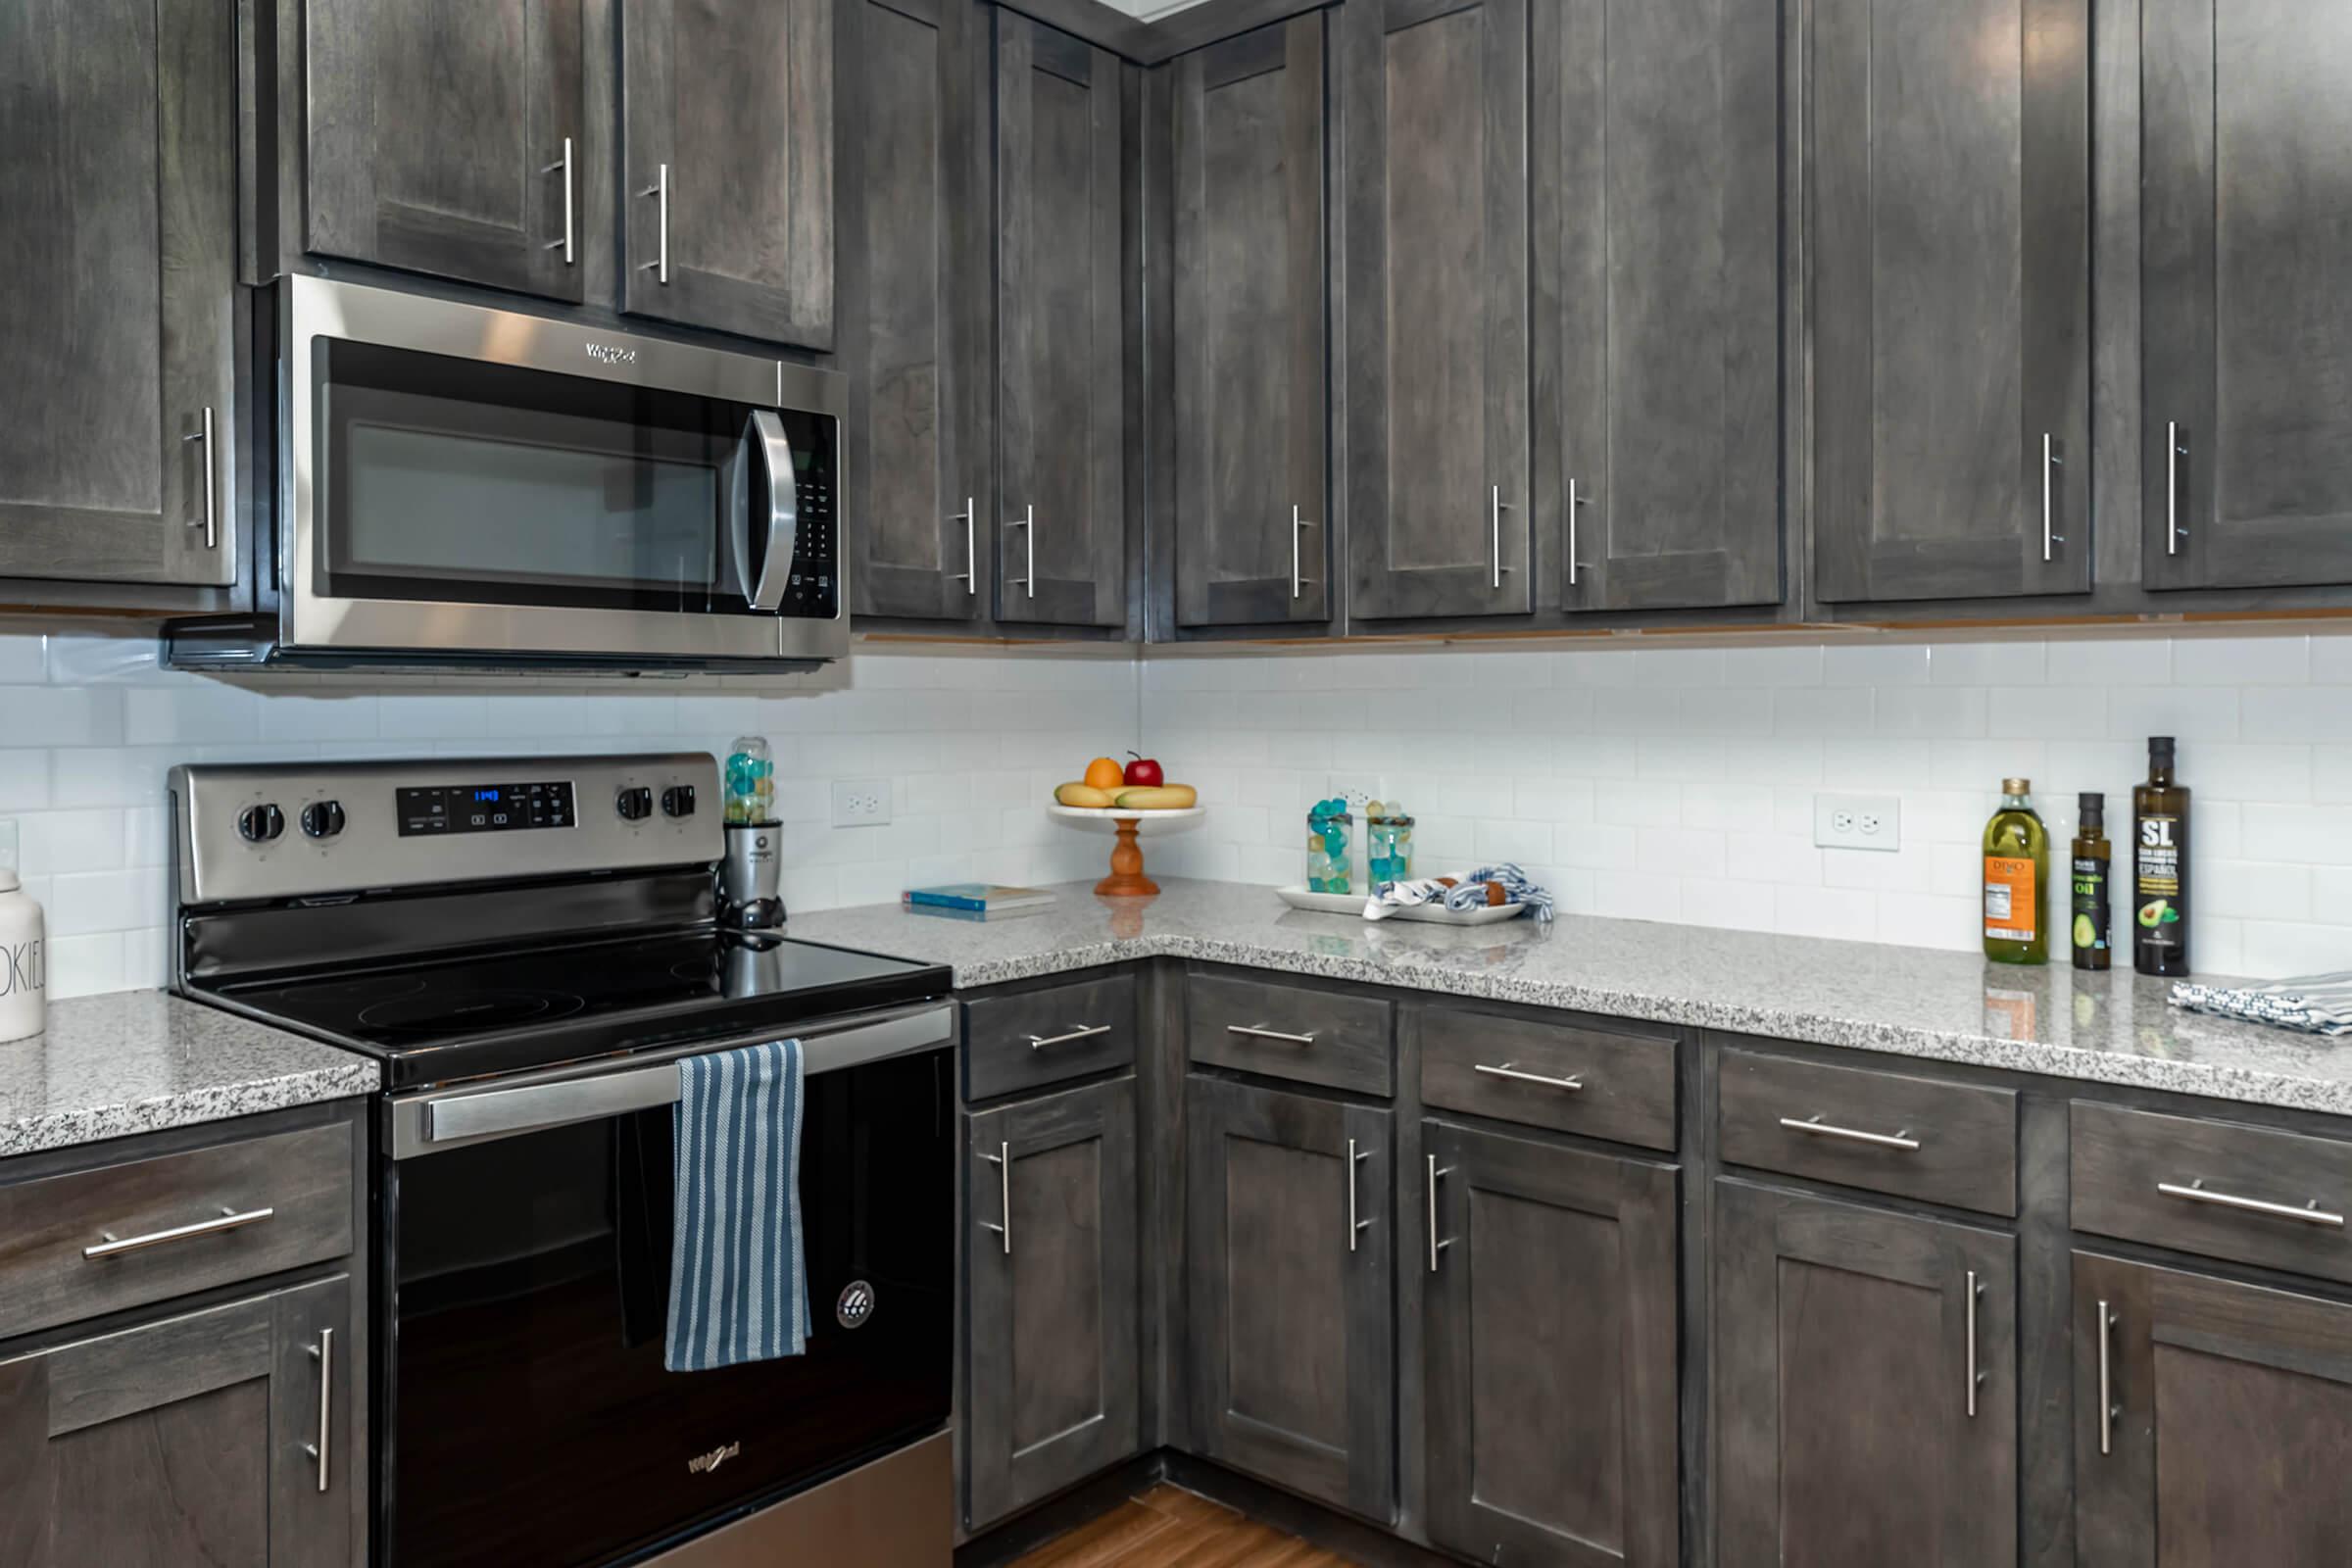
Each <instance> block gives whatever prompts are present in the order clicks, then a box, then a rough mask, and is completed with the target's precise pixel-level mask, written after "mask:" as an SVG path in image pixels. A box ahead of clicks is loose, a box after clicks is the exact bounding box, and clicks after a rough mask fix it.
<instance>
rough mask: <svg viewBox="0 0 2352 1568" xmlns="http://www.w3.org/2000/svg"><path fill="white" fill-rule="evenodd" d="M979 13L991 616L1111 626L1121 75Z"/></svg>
mask: <svg viewBox="0 0 2352 1568" xmlns="http://www.w3.org/2000/svg"><path fill="white" fill-rule="evenodd" d="M993 15H994V17H995V20H996V29H997V354H998V380H997V443H998V473H999V475H1000V499H999V508H1000V510H999V512H998V515H997V522H998V527H997V530H996V532H997V540H998V549H997V557H998V583H997V605H996V613H997V618H998V619H1000V620H1005V621H1038V622H1045V623H1048V624H1054V625H1065V626H1118V625H1123V624H1124V623H1125V621H1126V613H1127V611H1126V607H1127V461H1126V446H1127V425H1126V401H1127V352H1126V341H1127V340H1126V326H1125V309H1124V306H1125V297H1124V284H1125V276H1126V270H1125V260H1124V235H1123V231H1122V224H1123V221H1124V214H1123V210H1122V198H1123V190H1122V179H1123V174H1124V167H1125V166H1124V156H1123V140H1124V114H1123V104H1122V97H1123V91H1124V84H1123V82H1122V79H1121V76H1122V71H1123V69H1124V68H1123V67H1122V66H1121V65H1120V62H1119V58H1118V57H1117V56H1116V55H1114V54H1112V53H1111V52H1110V51H1109V50H1107V49H1102V48H1097V47H1095V46H1094V45H1091V44H1088V43H1084V42H1082V41H1080V40H1079V39H1077V38H1073V37H1071V36H1070V35H1069V34H1068V33H1066V32H1059V31H1056V30H1055V29H1054V28H1052V27H1049V26H1047V25H1045V24H1043V23H1040V22H1033V21H1031V20H1030V19H1029V18H1027V17H1024V16H1022V15H1020V14H1019V13H1018V12H1013V11H1005V10H996V11H994V12H993ZM983 499H984V500H985V498H983Z"/></svg>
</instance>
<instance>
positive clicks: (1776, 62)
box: [1530, 0, 1784, 614]
mask: <svg viewBox="0 0 2352 1568" xmlns="http://www.w3.org/2000/svg"><path fill="white" fill-rule="evenodd" d="M1534 13H1535V17H1534V25H1535V58H1536V60H1537V61H1538V65H1537V67H1536V70H1535V75H1534V80H1535V88H1534V92H1535V107H1534V122H1535V123H1534V125H1533V129H1532V133H1531V138H1530V139H1531V146H1532V155H1531V156H1532V159H1533V165H1534V170H1535V181H1534V192H1535V197H1534V215H1533V221H1534V227H1535V257H1536V281H1535V307H1534V323H1535V331H1536V337H1535V364H1536V380H1535V386H1536V391H1535V400H1536V415H1535V419H1536V430H1537V437H1536V453H1537V474H1536V490H1535V518H1536V528H1537V536H1538V537H1539V538H1540V539H1546V540H1551V539H1556V540H1558V541H1559V548H1558V554H1557V556H1556V557H1554V558H1551V559H1554V560H1556V561H1557V562H1558V567H1557V581H1556V587H1557V591H1558V594H1559V601H1560V604H1561V606H1562V608H1563V609H1564V610H1566V611H1567V612H1568V613H1572V614H1573V613H1577V612H1580V611H1618V610H1674V609H1702V608H1712V607H1717V606H1731V605H1771V604H1778V603H1779V602H1780V600H1781V598H1782V597H1783V583H1782V570H1781V417H1780V412H1781V354H1780V341H1781V340H1780V277H1781V218H1780V215H1781V180H1780V138H1781V129H1782V118H1781V48H1782V30H1783V19H1784V6H1783V5H1781V4H1776V3H1774V0H1560V3H1558V4H1550V5H1538V6H1536V7H1535V8H1534Z"/></svg>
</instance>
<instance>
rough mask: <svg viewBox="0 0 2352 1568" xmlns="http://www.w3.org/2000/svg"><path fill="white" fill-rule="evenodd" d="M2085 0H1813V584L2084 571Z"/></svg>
mask: <svg viewBox="0 0 2352 1568" xmlns="http://www.w3.org/2000/svg"><path fill="white" fill-rule="evenodd" d="M2089 50H2090V0H1818V3H1816V4H1815V5H1814V6H1813V7H1812V23H1811V28H1810V35H1809V37H1808V39H1807V41H1806V51H1807V61H1808V73H1809V80H1810V91H1811V103H1810V105H1809V108H1810V123H1809V126H1808V127H1807V134H1806V140H1805V147H1804V157H1803V165H1804V179H1805V182H1806V190H1807V198H1806V205H1807V209H1808V211H1809V213H1810V215H1811V220H1810V226H1811V233H1810V238H1809V244H1808V247H1807V249H1808V254H1809V259H1810V267H1809V276H1808V278H1807V280H1806V281H1807V287H1806V309H1807V311H1808V312H1809V314H1810V319H1811V336H1812V343H1811V351H1812V371H1811V376H1810V384H1811V386H1812V388H1813V407H1812V463H1813V471H1812V498H1813V499H1812V509H1813V551H1814V560H1815V567H1814V594H1815V596H1816V597H1817V598H1818V599H1820V600H1822V601H1824V602H1827V603H1838V602H1846V601H1870V600H1905V599H1954V598H1987V597H1997V596H2005V595H2026V594H2066V593H2082V592H2084V591H2086V590H2087V589H2088V588H2089V586H2090V561H2091V539H2090V515H2089V496H2090V463H2089V457H2090V453H2089V440H2090V422H2089V415H2090V399H2089V379H2090V370H2089V351H2090V335H2089V324H2090V321H2089V319H2090V304H2089V292H2090V271H2089V249H2088V247H2089V82H2090V72H2089Z"/></svg>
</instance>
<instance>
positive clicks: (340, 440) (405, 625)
mask: <svg viewBox="0 0 2352 1568" xmlns="http://www.w3.org/2000/svg"><path fill="white" fill-rule="evenodd" d="M280 289H281V294H280V299H281V308H280V320H279V325H280V338H279V342H280V349H281V356H280V357H281V365H282V373H283V376H284V382H285V385H284V391H285V414H284V419H285V433H286V440H285V443H284V447H283V455H284V458H285V466H284V471H283V474H282V482H283V483H284V485H285V487H286V493H285V496H284V505H283V507H282V508H281V516H282V517H283V518H284V521H285V526H284V528H283V529H282V531H281V538H280V552H279V561H280V571H279V588H280V600H279V608H280V616H281V622H282V623H283V624H282V628H281V629H282V640H283V642H284V643H285V644H286V645H287V646H288V647H289V648H290V649H294V650H306V649H307V650H320V651H338V652H353V653H357V652H369V651H378V652H384V653H406V654H423V655H428V656H434V657H474V658H479V657H483V656H495V655H500V654H507V655H514V656H518V657H532V656H535V657H541V658H547V657H553V658H562V659H572V660H597V661H610V662H616V663H637V662H656V663H660V662H687V663H690V662H694V661H697V660H729V661H739V660H775V659H781V658H792V659H812V658H834V657H839V655H840V654H842V653H844V652H846V651H847V647H848V629H849V623H848V620H847V619H846V617H845V616H844V615H843V614H842V607H843V605H844V604H845V603H846V600H847V592H846V585H845V584H844V583H843V581H842V578H841V571H840V561H839V557H840V554H841V552H840V549H839V541H838V529H837V527H836V523H835V517H834V512H833V505H834V504H833V496H834V494H835V492H836V491H837V490H838V488H839V473H840V458H841V450H840V448H841V433H840V432H841V420H840V415H841V412H842V407H843V403H842V394H841V387H840V378H839V377H838V376H836V375H832V374H829V373H827V372H824V371H820V370H814V369H810V368H807V367H804V366H797V365H784V364H781V363H779V362H777V361H775V360H772V359H760V358H757V357H754V356H751V355H744V354H731V353H725V352H722V351H719V350H714V349H706V348H699V347H696V346H693V345H690V344H682V343H674V342H670V341H667V340H665V339H662V338H651V337H644V336H640V335H637V334H633V333H623V332H613V331H606V330H604V329H602V328H597V327H589V326H582V325H578V324H574V323H570V322H565V321H560V320H554V319H547V318H543V317H535V316H524V315H519V314H516V313H514V312H509V311H494V310H485V309H482V308H480V307H476V306H470V305H460V304H455V303H453V302H451V301H447V300H440V299H433V298H429V297H426V296H421V295H415V294H405V293H400V292H396V291H394V290H390V289H379V288H368V287H365V286H361V285H356V284H350V283H340V282H334V281H330V280H327V279H324V278H317V277H303V276H294V277H288V278H286V279H285V280H284V281H283V282H282V283H281V285H280Z"/></svg>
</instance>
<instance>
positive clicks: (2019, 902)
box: [1985, 778, 2050, 963]
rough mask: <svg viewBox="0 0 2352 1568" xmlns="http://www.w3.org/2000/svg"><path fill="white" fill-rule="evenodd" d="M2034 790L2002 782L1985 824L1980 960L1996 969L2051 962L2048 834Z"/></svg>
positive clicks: (2028, 782) (2026, 783)
mask: <svg viewBox="0 0 2352 1568" xmlns="http://www.w3.org/2000/svg"><path fill="white" fill-rule="evenodd" d="M2033 789H2034V781H2033V780H2032V779H2023V778H2005V779H2003V780H2001V809H1999V810H1997V811H1995V812H1993V813H1992V820H1991V821H1989V822H1987V823H1985V956H1986V957H1987V958H1990V959H1992V960H1993V961H1994V962H1996V963H2047V962H2048V961H2049V957H2050V830H2049V829H2048V828H2046V827H2044V826H2043V825H2042V822H2041V818H2040V817H2039V816H2038V815H2036V814H2035V813H2034V807H2033V803H2032V802H2031V801H2030V800H2029V799H2028V797H2029V796H2030V795H2031V794H2032V793H2033Z"/></svg>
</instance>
